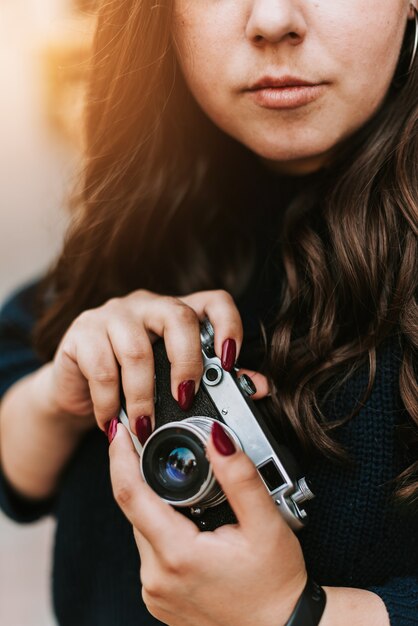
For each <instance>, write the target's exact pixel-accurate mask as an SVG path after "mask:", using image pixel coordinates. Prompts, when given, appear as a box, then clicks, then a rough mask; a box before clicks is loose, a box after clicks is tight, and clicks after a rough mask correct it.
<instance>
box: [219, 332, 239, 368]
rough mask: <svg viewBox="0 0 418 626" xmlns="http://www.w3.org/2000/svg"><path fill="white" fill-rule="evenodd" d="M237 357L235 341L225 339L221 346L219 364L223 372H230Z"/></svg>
mask: <svg viewBox="0 0 418 626" xmlns="http://www.w3.org/2000/svg"><path fill="white" fill-rule="evenodd" d="M236 356H237V345H236V343H235V339H225V341H224V342H223V344H222V357H221V363H222V367H223V368H224V370H226V371H227V372H230V371H231V370H232V368H233V367H234V363H235V358H236Z"/></svg>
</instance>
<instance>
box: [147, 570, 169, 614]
mask: <svg viewBox="0 0 418 626" xmlns="http://www.w3.org/2000/svg"><path fill="white" fill-rule="evenodd" d="M141 580H142V594H143V597H144V595H145V596H146V599H145V598H144V601H145V603H146V604H147V606H149V604H152V603H153V602H152V601H153V600H157V599H159V598H161V596H162V594H163V590H164V587H163V585H162V580H161V576H155V575H152V574H146V573H144V572H142V571H141Z"/></svg>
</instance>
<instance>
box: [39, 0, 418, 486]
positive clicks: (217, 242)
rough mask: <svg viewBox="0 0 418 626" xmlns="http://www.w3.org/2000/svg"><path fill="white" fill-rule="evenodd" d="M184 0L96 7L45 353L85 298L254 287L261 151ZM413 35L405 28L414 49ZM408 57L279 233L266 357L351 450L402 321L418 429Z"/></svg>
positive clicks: (328, 439)
mask: <svg viewBox="0 0 418 626" xmlns="http://www.w3.org/2000/svg"><path fill="white" fill-rule="evenodd" d="M171 11H172V6H171V2H170V0H161V2H159V3H158V4H155V3H154V2H152V1H151V0H124V1H123V2H121V1H120V0H116V1H115V0H107V1H106V2H103V3H101V5H100V8H99V10H98V13H97V20H98V24H97V29H96V34H95V40H94V46H93V54H92V58H91V69H90V76H89V84H88V94H87V98H86V108H85V146H86V148H85V159H84V169H83V172H82V175H81V184H80V188H79V189H78V190H77V191H76V192H74V198H73V202H72V205H73V220H72V225H71V228H70V229H69V231H68V233H67V237H66V241H65V245H64V248H63V251H62V254H61V255H60V257H59V259H58V261H57V263H56V265H55V267H54V268H53V269H52V270H51V272H50V274H49V276H48V277H47V278H46V280H45V283H44V285H45V288H47V289H48V290H49V291H48V293H49V294H50V304H49V306H48V307H46V308H45V311H44V312H43V314H42V316H41V318H40V320H39V321H38V324H37V327H36V329H35V342H36V346H37V348H38V351H39V352H40V354H41V355H42V356H43V357H44V358H45V359H51V358H52V356H53V354H54V352H55V350H56V348H57V346H58V344H59V341H60V339H61V338H62V336H63V334H64V332H65V331H66V329H67V328H68V326H69V325H70V323H71V322H72V320H73V319H74V318H75V317H76V316H77V315H78V314H79V313H80V312H81V311H83V310H84V309H86V308H91V307H94V306H98V305H100V304H102V303H103V302H105V301H106V300H107V299H108V298H110V297H114V296H123V295H124V294H127V293H129V292H130V291H132V290H134V289H137V288H147V289H150V290H152V291H155V292H157V293H165V294H171V295H181V294H185V293H190V292H193V291H196V290H202V289H214V288H223V289H226V290H228V291H229V292H230V293H231V294H232V295H233V296H234V297H238V296H239V295H240V294H241V293H243V291H244V290H245V286H246V285H247V283H248V280H249V277H250V275H251V271H252V268H253V267H254V255H255V248H254V242H253V239H252V237H251V235H250V233H251V227H249V225H251V220H252V219H254V217H253V211H252V210H251V208H252V207H251V202H252V201H253V200H254V198H255V197H256V194H257V177H256V175H255V174H254V172H256V171H257V167H259V162H258V161H257V159H256V158H255V157H254V155H253V154H252V153H251V152H250V151H249V150H248V149H247V148H246V147H244V146H243V145H241V144H240V143H238V142H236V141H235V140H234V139H232V138H231V137H228V136H227V135H225V134H224V133H223V132H222V131H220V130H219V129H218V128H217V127H216V126H215V125H214V124H213V123H212V122H211V121H210V120H209V119H208V118H207V116H206V115H205V114H204V113H203V112H202V110H201V109H200V108H199V106H198V105H197V103H196V102H195V100H194V98H193V97H192V95H191V94H190V92H189V90H188V88H187V86H186V84H185V82H184V79H183V76H182V73H181V70H180V69H179V67H178V65H177V61H176V56H175V54H174V50H173V42H172V39H171V34H170V24H171ZM409 47H410V46H409V41H408V33H406V36H405V42H404V46H403V53H402V55H403V54H405V58H406V59H408V55H409V53H410V50H409ZM402 55H401V58H400V60H399V64H398V68H397V72H396V76H395V79H396V80H395V81H394V83H393V85H392V87H391V88H390V90H389V92H388V94H387V96H386V99H385V101H384V102H383V104H382V106H381V107H380V109H379V111H378V112H377V113H376V114H375V115H374V116H373V119H371V120H370V121H369V122H367V124H366V125H365V126H364V127H363V128H362V129H360V130H359V131H358V132H357V133H356V134H355V135H354V136H352V137H351V138H350V139H349V141H347V142H346V144H345V145H344V146H342V147H341V150H340V154H339V157H338V159H336V161H335V163H334V164H333V166H332V168H331V169H330V170H329V176H328V177H327V176H325V179H324V180H323V181H322V184H321V187H320V188H318V189H310V192H309V195H306V194H305V195H302V194H301V195H298V197H297V198H295V199H294V201H293V202H291V203H290V205H289V206H288V208H287V210H286V212H285V214H284V216H283V221H282V223H281V227H280V233H279V232H278V233H277V239H278V241H279V242H280V246H279V250H280V252H279V253H278V254H280V255H281V263H282V266H283V268H284V280H283V289H282V292H281V294H280V306H279V307H278V311H277V315H276V318H275V323H274V330H273V333H272V338H271V346H270V350H269V351H267V354H266V361H265V372H266V374H267V375H268V377H269V380H270V381H271V383H272V389H273V392H272V403H273V406H274V409H275V414H276V415H278V416H279V417H281V418H282V420H283V422H286V423H287V424H290V425H291V427H292V428H293V432H294V433H295V434H296V436H297V438H298V441H299V442H301V444H302V445H303V446H304V447H305V448H306V449H312V448H313V449H317V450H318V449H319V450H321V451H322V452H323V453H325V454H327V455H328V456H331V457H337V458H340V457H341V454H342V450H341V448H340V446H339V444H338V443H337V442H336V441H335V440H334V439H333V437H332V432H331V431H332V430H333V429H335V428H336V427H337V426H339V425H340V424H341V423H343V422H345V421H347V420H348V419H350V418H351V417H352V416H354V415H355V414H356V413H357V412H358V411H359V410H360V408H361V406H363V404H364V403H365V402H366V400H367V398H368V397H369V395H370V393H371V389H372V386H373V381H374V377H375V373H376V351H377V349H378V347H379V345H380V344H382V342H383V341H384V340H385V339H386V338H387V337H390V336H393V337H395V339H396V341H397V342H398V343H399V346H400V348H401V350H402V360H401V364H400V371H399V387H400V394H401V398H402V401H403V403H404V406H405V408H406V410H407V412H408V414H409V416H410V424H409V431H408V432H409V435H408V441H409V442H410V443H411V442H413V441H416V433H417V426H418V385H417V373H416V371H415V370H414V363H415V364H416V357H417V350H418V315H417V314H418V307H417V276H418V255H417V231H418V206H417V197H416V190H417V189H418V174H417V165H418V152H417V145H418V144H417V137H418V103H417V98H416V95H417V94H418V72H417V68H416V67H414V68H413V70H412V71H411V72H409V73H407V74H406V73H405V67H404V66H405V59H404V58H402ZM226 242H228V245H226ZM224 244H225V245H224ZM344 311H349V312H350V315H349V319H347V318H345V317H344ZM364 363H366V364H368V365H369V383H368V385H367V388H366V389H365V393H364V397H363V398H361V400H360V401H359V402H358V404H357V405H356V406H355V407H353V411H352V412H351V414H350V415H347V416H345V418H344V419H342V420H339V421H337V422H335V421H334V422H332V423H331V422H329V421H328V420H327V419H326V417H325V416H324V414H323V412H322V410H321V402H320V397H321V392H322V391H323V390H324V389H327V394H329V393H331V390H335V389H337V388H338V386H339V385H341V384H342V383H343V382H344V380H346V379H347V377H349V376H350V375H351V374H352V373H353V372H354V371H355V370H356V369H357V368H358V367H359V366H360V365H362V364H364ZM411 445H412V443H411ZM413 460H414V459H412V458H411V463H412V461H413ZM417 470H418V462H416V461H415V462H414V463H412V464H410V465H409V467H408V468H407V469H406V470H405V472H404V473H403V474H402V475H401V476H400V477H399V481H400V483H399V485H398V493H399V494H400V495H402V496H411V495H414V494H416V493H417V491H418V489H417V487H418V483H417V481H416V472H417Z"/></svg>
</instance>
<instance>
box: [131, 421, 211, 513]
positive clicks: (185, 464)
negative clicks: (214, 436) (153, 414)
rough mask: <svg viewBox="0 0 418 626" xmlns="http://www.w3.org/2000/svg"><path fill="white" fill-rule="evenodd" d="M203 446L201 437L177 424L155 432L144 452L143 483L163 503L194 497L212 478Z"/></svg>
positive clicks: (203, 442)
mask: <svg viewBox="0 0 418 626" xmlns="http://www.w3.org/2000/svg"><path fill="white" fill-rule="evenodd" d="M204 444H205V441H204V439H203V438H199V437H198V436H197V435H196V433H194V432H191V431H190V430H188V429H184V428H181V427H180V426H179V425H178V424H175V425H172V426H170V427H168V428H167V427H164V428H162V429H160V430H158V431H155V433H154V434H153V438H152V440H151V438H150V439H149V440H148V441H147V445H146V447H144V449H143V454H142V471H143V474H144V478H145V480H146V481H147V483H148V484H149V485H150V486H151V487H152V488H153V489H154V491H156V492H157V493H158V495H159V496H161V497H162V498H164V499H166V500H169V501H172V502H181V501H184V500H188V499H189V498H193V497H195V496H196V494H198V493H199V492H200V491H201V490H202V488H203V486H204V485H205V483H206V482H207V481H208V479H209V478H210V475H211V471H210V466H209V462H208V460H207V458H206V456H205V445H204Z"/></svg>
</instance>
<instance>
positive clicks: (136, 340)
mask: <svg viewBox="0 0 418 626" xmlns="http://www.w3.org/2000/svg"><path fill="white" fill-rule="evenodd" d="M205 317H208V318H209V320H210V321H211V323H212V325H213V327H214V330H215V352H216V355H217V356H218V357H219V358H221V360H222V364H223V366H224V368H225V369H228V370H230V369H232V367H233V365H234V362H235V359H236V356H237V354H238V353H239V350H240V348H241V344H242V333H243V331H242V323H241V317H240V314H239V312H238V309H237V307H236V305H235V303H234V301H233V299H232V297H231V296H230V294H228V293H227V292H226V291H223V290H213V291H201V292H196V293H193V294H190V295H188V296H184V297H179V298H176V297H169V296H161V295H158V294H155V293H153V292H151V291H147V290H143V289H141V290H138V291H134V292H132V293H131V294H129V295H128V296H126V297H123V298H113V299H111V300H109V301H108V302H106V303H105V304H104V305H103V306H100V307H98V308H95V309H90V310H87V311H85V312H84V313H82V314H81V315H79V316H78V317H77V318H76V319H75V320H74V322H73V323H72V324H71V326H70V328H69V329H68V331H67V332H66V334H65V336H64V337H63V339H62V341H61V343H60V345H59V346H58V349H57V352H56V355H55V357H54V361H53V366H52V370H51V384H50V388H51V393H52V394H53V402H54V403H55V405H56V408H57V411H60V412H68V413H69V414H71V415H72V416H80V417H81V418H82V419H81V420H80V423H82V424H84V425H85V427H88V428H89V427H91V426H92V425H93V424H94V423H95V421H96V422H97V424H98V426H99V428H101V430H103V431H106V430H107V425H108V423H109V421H110V420H111V419H112V418H114V417H115V416H116V415H118V413H119V408H120V380H121V381H122V386H123V391H124V395H125V398H126V404H127V413H128V417H129V421H130V428H131V430H132V432H133V433H135V434H137V435H138V436H140V439H141V440H142V442H143V443H144V440H145V438H146V437H147V436H148V435H149V434H150V432H151V428H152V425H153V424H154V358H153V351H152V344H153V343H154V341H156V339H157V338H159V337H163V338H164V343H165V347H166V350H167V355H168V358H169V360H170V363H171V391H172V394H173V397H174V398H175V399H176V400H178V401H179V404H180V406H181V407H182V408H185V409H186V408H188V405H190V404H191V402H192V400H193V397H194V394H195V393H196V392H197V390H198V388H199V384H200V379H201V376H202V374H203V361H202V353H201V343H200V328H199V323H200V321H202V320H203V319H204V318H205ZM228 339H229V341H227V340H228Z"/></svg>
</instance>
